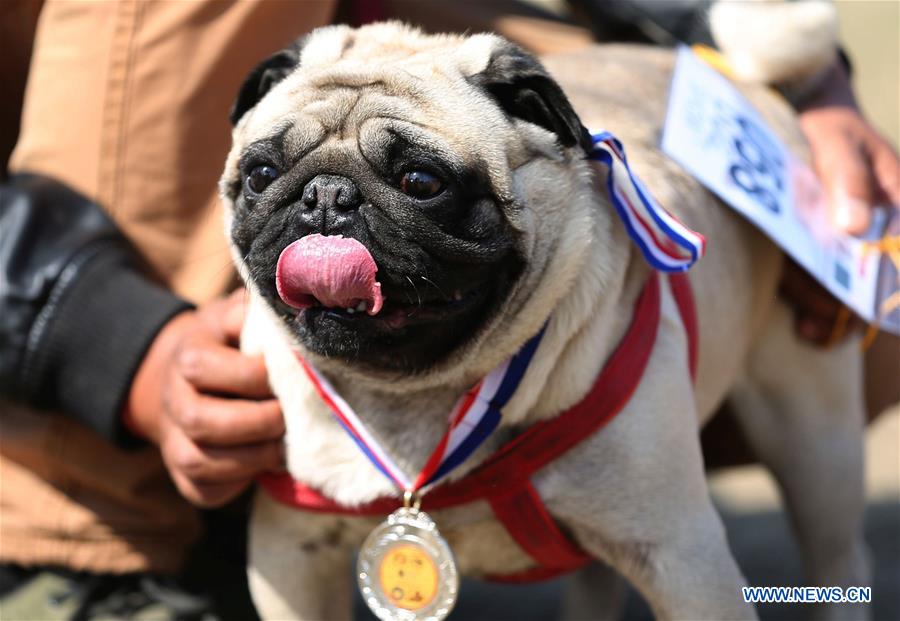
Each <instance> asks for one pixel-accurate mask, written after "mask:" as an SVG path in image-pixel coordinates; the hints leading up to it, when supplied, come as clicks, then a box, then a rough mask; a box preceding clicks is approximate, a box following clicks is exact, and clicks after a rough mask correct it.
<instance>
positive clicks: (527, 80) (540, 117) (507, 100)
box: [469, 40, 593, 152]
mask: <svg viewBox="0 0 900 621" xmlns="http://www.w3.org/2000/svg"><path fill="white" fill-rule="evenodd" d="M469 81H470V82H471V83H472V84H475V85H476V86H479V87H480V88H483V89H484V90H485V91H486V92H487V93H488V94H489V95H491V97H493V98H494V100H496V101H497V103H498V104H499V105H500V108H502V109H503V110H504V111H505V112H506V113H507V114H508V115H510V116H513V117H516V118H518V119H522V120H523V121H528V122H529V123H534V124H535V125H540V126H541V127H543V128H544V129H547V130H549V131H551V132H553V133H554V134H556V136H557V137H558V138H559V142H560V143H561V144H562V145H563V146H565V147H572V146H575V145H579V146H580V147H581V148H582V149H584V150H585V152H590V150H591V148H592V145H593V143H592V141H591V134H590V132H588V130H587V129H585V127H584V125H582V124H581V120H580V119H579V118H578V115H577V114H576V113H575V110H574V109H573V108H572V104H571V103H569V100H568V98H566V95H565V93H563V91H562V89H561V88H560V86H559V84H557V83H556V80H554V79H553V78H551V77H550V74H549V73H547V70H546V69H544V66H543V65H541V63H540V62H538V60H537V59H536V58H535V57H534V56H532V55H531V54H529V53H527V52H526V51H525V50H523V49H522V48H520V47H519V46H518V45H515V44H514V43H510V42H509V41H505V40H503V41H502V42H500V43H498V44H497V45H496V46H495V47H494V49H493V50H492V52H491V56H490V59H489V60H488V63H487V66H486V67H485V68H484V70H483V71H481V72H479V73H476V74H474V75H471V76H469Z"/></svg>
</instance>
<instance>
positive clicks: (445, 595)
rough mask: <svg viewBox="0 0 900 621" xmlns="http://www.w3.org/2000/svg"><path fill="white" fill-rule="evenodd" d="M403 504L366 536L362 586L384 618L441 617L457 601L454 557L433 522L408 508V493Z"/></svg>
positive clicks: (426, 620)
mask: <svg viewBox="0 0 900 621" xmlns="http://www.w3.org/2000/svg"><path fill="white" fill-rule="evenodd" d="M405 504H406V505H407V506H404V507H402V508H400V509H397V510H396V511H394V512H393V513H392V514H390V515H389V516H388V518H387V519H386V520H385V521H384V522H382V523H381V524H379V525H378V526H377V527H376V528H375V530H373V531H372V532H371V533H370V534H369V536H368V537H366V540H365V542H364V543H363V545H362V548H361V549H360V551H359V560H358V561H357V566H356V569H357V581H358V582H359V590H360V591H361V592H362V596H363V599H364V600H365V601H366V604H368V606H369V608H371V609H372V612H374V613H375V616H377V617H378V618H379V619H381V620H382V621H439V620H440V619H443V618H445V617H446V616H447V615H448V614H450V611H451V610H453V606H454V605H455V604H456V598H457V595H458V593H459V574H458V573H457V571H456V561H454V560H453V553H452V552H451V551H450V547H449V546H448V545H447V542H446V541H444V538H443V537H441V534H440V533H439V532H438V530H437V526H436V525H435V523H434V520H432V519H431V518H430V517H429V516H428V514H426V513H425V512H424V511H420V510H419V508H418V506H417V505H413V506H409V496H407V502H406V503H405Z"/></svg>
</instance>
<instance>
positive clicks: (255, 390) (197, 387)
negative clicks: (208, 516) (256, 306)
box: [125, 290, 284, 507]
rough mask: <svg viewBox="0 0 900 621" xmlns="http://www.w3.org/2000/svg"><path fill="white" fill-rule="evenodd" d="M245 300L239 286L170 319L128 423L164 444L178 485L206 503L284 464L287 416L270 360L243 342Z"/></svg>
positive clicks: (135, 387) (150, 356)
mask: <svg viewBox="0 0 900 621" xmlns="http://www.w3.org/2000/svg"><path fill="white" fill-rule="evenodd" d="M245 298H246V292H245V291H243V290H239V291H236V292H235V293H233V294H232V295H231V296H229V297H228V298H226V299H222V300H216V301H214V302H211V303H209V304H206V305H204V306H202V307H200V308H199V309H197V310H196V311H186V312H184V313H181V314H179V315H177V316H175V317H174V318H173V319H172V320H170V321H169V323H167V324H166V325H165V326H164V327H163V329H162V330H161V331H160V333H159V334H158V335H157V337H156V339H155V340H154V341H153V343H152V344H151V346H150V349H149V350H148V352H147V355H146V356H145V357H144V360H143V362H142V363H141V366H140V367H139V368H138V372H137V374H136V375H135V378H134V381H133V383H132V386H131V390H130V392H129V395H128V403H127V408H126V415H125V416H126V418H125V420H126V423H127V424H128V426H129V427H130V428H131V429H132V430H134V431H135V432H136V433H138V434H139V435H141V436H143V437H146V438H147V439H149V440H151V441H152V442H154V443H156V444H157V445H159V449H160V452H161V453H162V458H163V461H164V463H165V465H166V467H167V468H168V470H169V474H170V475H171V477H172V480H173V481H174V482H175V485H176V486H177V487H178V490H179V491H180V492H181V494H182V495H183V496H184V497H185V498H187V499H188V500H189V501H191V502H192V503H194V504H197V505H200V506H203V507H214V506H219V505H222V504H224V503H226V502H228V501H229V500H231V499H232V498H234V497H235V496H237V495H238V494H240V493H241V492H242V491H243V490H244V489H246V488H247V486H248V485H249V484H250V483H251V481H252V480H253V478H254V476H255V475H257V474H259V473H261V472H264V471H267V470H277V469H281V468H283V462H284V455H283V447H282V442H281V438H282V436H283V435H284V419H283V417H282V415H281V409H280V407H279V405H278V402H277V401H276V400H275V399H274V398H273V396H272V393H271V390H270V389H269V385H268V377H267V373H266V368H265V365H264V363H263V360H262V358H261V357H249V356H245V355H243V354H242V353H241V352H240V351H239V350H238V349H237V347H236V344H237V342H238V338H239V336H240V331H241V326H242V325H243V322H244V306H245V303H244V300H245Z"/></svg>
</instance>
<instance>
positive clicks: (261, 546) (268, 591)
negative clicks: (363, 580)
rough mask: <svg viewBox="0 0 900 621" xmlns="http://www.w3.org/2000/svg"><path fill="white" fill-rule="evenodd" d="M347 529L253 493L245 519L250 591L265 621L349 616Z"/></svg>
mask: <svg viewBox="0 0 900 621" xmlns="http://www.w3.org/2000/svg"><path fill="white" fill-rule="evenodd" d="M354 543H356V541H355V540H354V539H353V536H352V534H351V532H350V526H349V525H348V524H347V523H346V522H344V521H342V520H339V519H336V518H334V517H333V516H320V515H314V514H310V513H303V512H299V511H296V510H294V509H291V508H288V507H284V506H282V505H279V504H278V503H276V502H275V501H274V500H272V499H271V498H270V497H269V496H268V494H266V493H264V492H259V493H257V495H256V500H255V503H254V508H253V515H252V517H251V520H250V539H249V567H248V569H247V573H248V577H249V581H250V593H251V595H252V596H253V603H254V604H255V605H256V610H257V611H258V612H259V615H260V617H261V618H262V619H264V620H265V621H276V620H277V621H285V620H288V619H289V620H290V621H326V620H329V621H330V620H342V621H343V620H348V619H351V618H352V612H353V591H352V585H351V584H350V583H351V580H350V577H351V573H350V563H351V560H352V556H351V547H352V546H353V544H354Z"/></svg>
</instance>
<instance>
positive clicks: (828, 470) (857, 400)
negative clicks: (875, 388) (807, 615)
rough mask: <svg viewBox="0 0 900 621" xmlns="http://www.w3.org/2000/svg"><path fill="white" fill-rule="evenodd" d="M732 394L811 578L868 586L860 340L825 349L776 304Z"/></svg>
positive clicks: (861, 608)
mask: <svg viewBox="0 0 900 621" xmlns="http://www.w3.org/2000/svg"><path fill="white" fill-rule="evenodd" d="M730 401H731V403H732V405H733V407H734V410H735V414H736V415H737V418H738V420H739V422H740V424H741V427H742V428H743V430H744V432H745V434H746V436H747V439H748V441H749V442H750V444H751V446H752V447H753V449H754V450H755V451H756V453H757V456H758V457H759V459H760V460H761V461H762V462H763V463H764V464H765V465H766V466H767V467H768V468H769V469H770V470H771V471H772V473H773V475H774V476H775V478H776V480H777V481H778V484H779V486H780V488H781V491H782V495H783V497H784V500H785V503H786V505H787V509H788V512H789V515H790V517H791V520H792V522H793V526H794V530H795V531H796V534H797V538H798V540H799V543H800V548H801V552H802V554H803V557H804V562H805V565H806V569H807V573H808V580H810V581H811V584H812V585H815V586H840V587H847V586H867V585H868V584H869V570H868V563H867V554H866V548H865V543H864V541H863V533H862V527H863V512H864V506H865V498H864V485H863V430H864V413H863V412H864V409H863V395H862V356H861V355H860V353H859V350H858V342H857V341H855V340H852V339H851V340H849V341H848V342H846V343H844V344H842V345H840V346H838V347H836V348H833V349H828V350H826V349H821V348H817V347H814V346H812V345H809V344H807V343H805V342H803V341H801V340H800V339H798V337H797V336H796V335H795V334H794V330H793V325H792V318H791V314H790V311H789V310H788V309H787V308H786V307H784V306H783V305H781V304H778V305H776V308H775V309H774V310H773V316H772V319H771V322H770V324H769V325H768V326H767V328H766V331H765V332H764V334H763V335H762V337H761V339H760V342H759V344H758V345H757V346H756V347H755V348H754V350H753V351H752V352H751V354H750V360H749V361H748V369H747V377H746V378H745V379H744V380H742V381H741V382H740V383H739V384H738V386H737V388H736V390H735V391H734V392H733V393H732V395H731V397H730ZM867 609H868V607H867V606H866V605H864V604H843V605H824V604H820V605H817V606H815V608H814V609H813V614H814V615H815V616H816V617H817V618H822V619H849V618H854V617H855V618H865V617H866V616H868V610H867Z"/></svg>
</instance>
